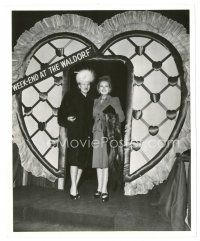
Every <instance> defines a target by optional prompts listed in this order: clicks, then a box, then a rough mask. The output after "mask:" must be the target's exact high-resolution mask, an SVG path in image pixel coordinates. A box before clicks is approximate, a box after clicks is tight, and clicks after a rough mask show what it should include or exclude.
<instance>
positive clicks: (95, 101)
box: [93, 99, 98, 118]
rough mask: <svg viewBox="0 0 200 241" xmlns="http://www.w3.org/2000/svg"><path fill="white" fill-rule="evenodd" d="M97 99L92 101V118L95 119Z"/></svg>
mask: <svg viewBox="0 0 200 241" xmlns="http://www.w3.org/2000/svg"><path fill="white" fill-rule="evenodd" d="M97 102H98V99H94V104H93V118H95V117H96V115H97V111H96V108H95V107H96V105H97Z"/></svg>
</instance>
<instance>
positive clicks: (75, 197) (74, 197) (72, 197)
mask: <svg viewBox="0 0 200 241" xmlns="http://www.w3.org/2000/svg"><path fill="white" fill-rule="evenodd" d="M69 196H70V198H71V199H72V200H77V199H78V197H77V195H75V196H74V195H72V194H69Z"/></svg>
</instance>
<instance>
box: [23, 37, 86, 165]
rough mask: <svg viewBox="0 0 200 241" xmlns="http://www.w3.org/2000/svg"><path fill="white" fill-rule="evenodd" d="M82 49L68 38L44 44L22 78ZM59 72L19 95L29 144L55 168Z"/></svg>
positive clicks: (60, 80) (60, 87)
mask: <svg viewBox="0 0 200 241" xmlns="http://www.w3.org/2000/svg"><path fill="white" fill-rule="evenodd" d="M84 47H86V45H85V44H83V43H81V42H79V41H76V40H74V39H70V38H63V39H62V38H60V39H56V40H53V41H50V42H48V43H46V44H44V45H43V46H42V47H41V48H40V49H39V50H38V51H37V52H36V53H35V54H34V55H33V57H32V58H31V60H30V63H29V65H28V68H27V70H26V75H30V74H32V73H34V72H36V71H38V70H40V69H42V68H43V67H44V66H45V67H46V66H48V65H50V64H52V63H54V62H57V61H59V60H61V59H62V58H63V57H66V56H68V55H70V54H73V53H74V52H77V51H79V50H81V49H83V48H84ZM62 84H63V73H62V72H60V73H58V74H57V75H55V76H53V77H50V78H47V79H45V80H44V81H42V82H40V83H37V84H35V85H33V86H31V87H29V88H27V89H26V90H24V91H23V92H22V112H23V117H24V122H25V125H26V128H27V131H28V134H29V136H30V139H31V141H32V143H33V144H34V145H35V147H36V149H37V150H38V151H39V152H40V153H41V155H42V157H43V158H44V159H46V160H47V161H48V162H49V163H50V164H51V165H52V166H53V167H55V168H56V169H57V168H58V137H59V126H58V124H57V111H58V108H59V106H60V103H61V99H62Z"/></svg>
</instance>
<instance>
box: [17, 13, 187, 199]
mask: <svg viewBox="0 0 200 241" xmlns="http://www.w3.org/2000/svg"><path fill="white" fill-rule="evenodd" d="M132 30H144V31H150V32H153V33H156V34H158V35H160V36H162V37H164V38H166V39H167V40H168V41H170V42H171V43H172V44H173V45H174V47H175V48H176V49H177V50H178V52H179V54H180V55H181V57H182V60H183V68H184V71H185V76H184V79H185V82H186V84H187V87H188V102H189V93H190V88H189V87H190V84H189V83H190V81H189V35H188V34H187V33H186V29H185V28H184V27H183V26H182V25H181V24H179V23H177V22H176V21H173V20H171V19H168V18H166V17H164V16H163V15H161V14H159V13H155V12H151V11H128V12H125V13H122V14H117V15H115V16H114V17H112V18H111V19H109V20H106V21H104V22H103V23H102V24H101V25H100V26H98V25H97V24H96V23H94V22H93V21H92V20H90V19H89V18H86V17H82V16H78V15H74V14H65V15H61V16H60V15H55V16H52V17H49V18H45V19H43V20H42V21H40V22H37V23H36V24H35V25H34V27H32V28H31V29H30V30H29V31H25V32H24V33H23V34H22V35H21V36H20V38H19V39H18V41H17V45H16V46H15V48H14V52H13V82H15V81H17V80H18V79H19V78H21V77H23V75H24V73H25V70H26V67H27V65H28V59H25V58H26V55H27V54H28V52H29V51H30V49H31V48H32V47H34V46H35V45H36V44H37V42H38V41H40V40H42V39H43V38H44V37H47V36H49V35H51V34H53V33H61V32H70V33H76V34H79V35H81V36H83V37H85V38H87V39H89V40H90V41H91V42H93V43H94V44H95V45H96V46H97V47H98V48H100V47H101V46H102V45H103V44H104V43H106V42H107V41H108V40H109V39H111V38H112V37H114V36H116V35H118V34H120V33H124V32H127V31H132ZM15 98H16V97H15V96H14V97H13V138H14V142H15V143H16V144H17V145H18V148H19V153H20V157H21V162H22V166H23V167H24V169H25V170H26V171H29V172H32V173H33V175H35V176H43V177H45V178H47V179H49V180H50V181H55V180H56V179H57V178H56V177H55V176H54V175H52V174H51V173H50V172H49V171H47V170H46V168H44V167H43V166H42V165H41V164H40V163H39V161H38V160H37V159H36V158H35V156H34V155H33V154H32V152H31V151H30V149H29V148H28V146H27V144H26V142H25V140H24V138H23V136H22V133H21V131H20V128H19V124H18V121H17V115H18V113H17V101H16V99H15ZM189 116H190V108H189V104H188V113H187V116H186V120H185V123H184V125H183V127H182V130H181V132H180V135H179V137H178V139H179V140H180V143H182V145H181V146H180V145H179V147H176V146H175V147H174V148H173V149H171V150H170V151H169V152H168V154H167V155H166V156H165V157H164V158H163V159H162V160H161V162H160V163H159V164H157V165H156V166H155V167H154V168H153V169H151V170H150V171H148V172H147V173H145V174H144V175H143V176H141V177H140V178H138V179H136V180H135V181H133V182H130V183H126V184H125V195H136V194H145V193H147V192H148V190H150V189H152V188H153V186H154V185H157V184H159V183H162V182H163V181H164V180H166V178H167V177H168V175H169V172H170V170H171V168H172V166H173V163H174V161H175V155H176V153H177V152H180V153H182V152H183V151H185V150H187V149H189V148H190V117H189Z"/></svg>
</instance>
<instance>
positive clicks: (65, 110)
mask: <svg viewBox="0 0 200 241" xmlns="http://www.w3.org/2000/svg"><path fill="white" fill-rule="evenodd" d="M70 109H71V108H70V95H69V94H68V93H66V94H65V95H64V97H63V99H62V102H61V105H60V108H59V109H58V124H59V125H60V126H63V127H65V128H66V127H67V126H68V120H67V118H68V117H69V115H70Z"/></svg>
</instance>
